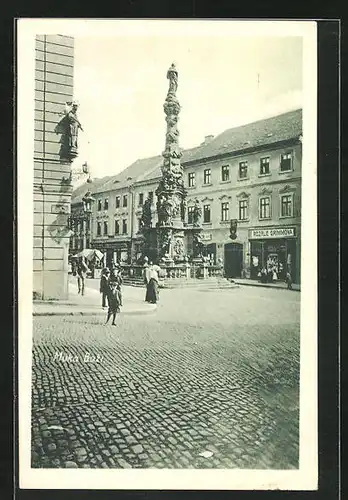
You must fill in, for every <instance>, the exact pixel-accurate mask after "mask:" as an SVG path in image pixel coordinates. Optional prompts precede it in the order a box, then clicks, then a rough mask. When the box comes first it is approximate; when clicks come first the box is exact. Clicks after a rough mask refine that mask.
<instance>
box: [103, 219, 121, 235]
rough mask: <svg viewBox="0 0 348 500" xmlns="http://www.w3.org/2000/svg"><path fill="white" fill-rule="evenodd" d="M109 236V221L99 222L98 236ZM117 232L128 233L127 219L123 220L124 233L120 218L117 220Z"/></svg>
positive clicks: (115, 229)
mask: <svg viewBox="0 0 348 500" xmlns="http://www.w3.org/2000/svg"><path fill="white" fill-rule="evenodd" d="M102 229H103V236H107V235H108V234H109V224H108V221H104V222H103V223H101V222H97V236H102ZM114 231H115V234H127V233H128V224H127V219H123V220H122V233H121V224H120V221H119V220H115V228H114Z"/></svg>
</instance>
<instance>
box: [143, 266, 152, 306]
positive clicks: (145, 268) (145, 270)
mask: <svg viewBox="0 0 348 500" xmlns="http://www.w3.org/2000/svg"><path fill="white" fill-rule="evenodd" d="M149 271H150V266H149V264H148V261H147V258H146V257H145V263H144V265H143V270H142V275H143V280H144V285H145V286H146V294H145V302H150V300H149V289H148V285H149V281H150V278H149Z"/></svg>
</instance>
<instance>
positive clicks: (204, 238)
mask: <svg viewBox="0 0 348 500" xmlns="http://www.w3.org/2000/svg"><path fill="white" fill-rule="evenodd" d="M201 239H202V241H210V240H211V239H212V234H211V233H202V235H201Z"/></svg>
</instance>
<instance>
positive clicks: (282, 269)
mask: <svg viewBox="0 0 348 500" xmlns="http://www.w3.org/2000/svg"><path fill="white" fill-rule="evenodd" d="M298 229H299V228H298V227H296V226H287V227H272V228H255V229H250V230H249V241H250V278H251V279H255V280H256V279H259V277H260V274H261V271H262V270H264V271H266V273H267V274H268V275H270V276H271V277H272V280H280V281H285V279H286V274H287V273H288V272H289V273H290V275H291V277H292V280H293V282H294V283H299V282H300V269H299V260H300V251H299V231H298Z"/></svg>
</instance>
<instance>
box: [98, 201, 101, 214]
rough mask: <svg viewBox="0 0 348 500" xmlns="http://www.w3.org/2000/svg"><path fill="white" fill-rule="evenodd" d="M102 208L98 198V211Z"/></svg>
mask: <svg viewBox="0 0 348 500" xmlns="http://www.w3.org/2000/svg"><path fill="white" fill-rule="evenodd" d="M101 209H102V201H101V200H98V212H100V211H101Z"/></svg>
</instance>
